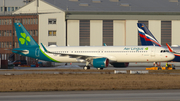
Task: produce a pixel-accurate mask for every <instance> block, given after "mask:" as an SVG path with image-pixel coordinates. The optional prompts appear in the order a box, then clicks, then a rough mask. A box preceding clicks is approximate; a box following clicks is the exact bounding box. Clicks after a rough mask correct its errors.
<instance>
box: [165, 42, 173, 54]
mask: <svg viewBox="0 0 180 101" xmlns="http://www.w3.org/2000/svg"><path fill="white" fill-rule="evenodd" d="M166 46H167V47H168V49H169V51H170V52H173V50H172V48H171V47H170V46H169V45H168V44H167V43H166Z"/></svg>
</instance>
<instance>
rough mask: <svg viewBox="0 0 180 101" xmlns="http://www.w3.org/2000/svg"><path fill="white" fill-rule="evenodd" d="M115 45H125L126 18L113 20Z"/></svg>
mask: <svg viewBox="0 0 180 101" xmlns="http://www.w3.org/2000/svg"><path fill="white" fill-rule="evenodd" d="M113 34H114V35H113V36H114V37H113V38H114V39H113V45H114V46H124V45H125V43H126V42H125V41H126V40H125V37H126V33H125V20H114V21H113Z"/></svg>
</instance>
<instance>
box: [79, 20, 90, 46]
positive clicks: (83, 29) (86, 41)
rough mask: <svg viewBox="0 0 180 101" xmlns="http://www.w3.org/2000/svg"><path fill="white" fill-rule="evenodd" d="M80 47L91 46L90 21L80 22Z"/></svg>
mask: <svg viewBox="0 0 180 101" xmlns="http://www.w3.org/2000/svg"><path fill="white" fill-rule="evenodd" d="M79 34H80V35H79V36H80V38H79V42H80V43H79V45H80V46H90V20H80V33H79Z"/></svg>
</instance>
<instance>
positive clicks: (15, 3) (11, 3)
mask: <svg viewBox="0 0 180 101" xmlns="http://www.w3.org/2000/svg"><path fill="white" fill-rule="evenodd" d="M23 1H24V0H5V2H4V0H0V7H3V4H4V6H6V7H22V6H24V5H25V3H24V2H23Z"/></svg>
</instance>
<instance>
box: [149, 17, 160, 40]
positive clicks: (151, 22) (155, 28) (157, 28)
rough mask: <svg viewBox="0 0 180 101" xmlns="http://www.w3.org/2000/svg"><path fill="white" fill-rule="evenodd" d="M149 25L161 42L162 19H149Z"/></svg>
mask: <svg viewBox="0 0 180 101" xmlns="http://www.w3.org/2000/svg"><path fill="white" fill-rule="evenodd" d="M148 26H149V30H150V31H151V33H152V34H153V35H154V37H155V38H156V39H157V40H158V42H159V43H161V20H149V25H148Z"/></svg>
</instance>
